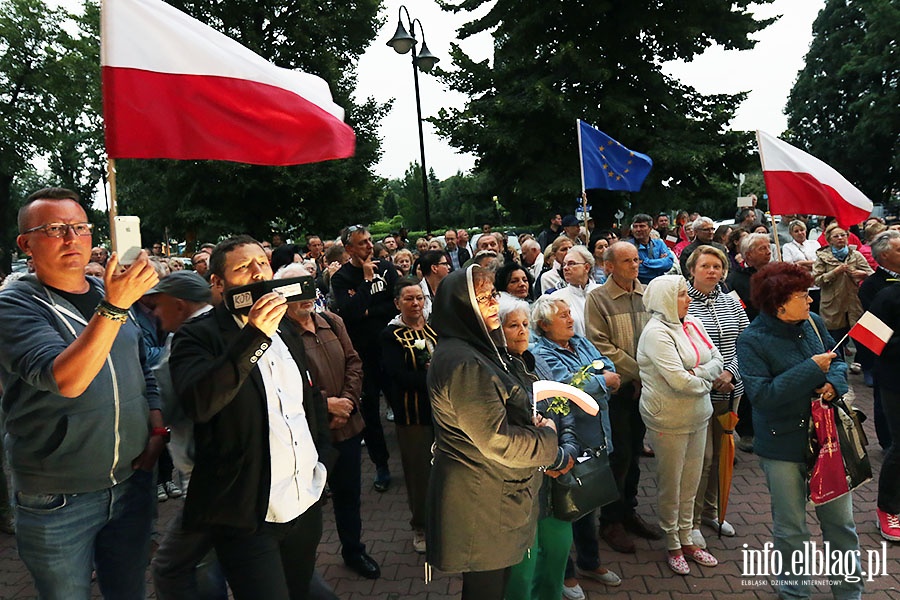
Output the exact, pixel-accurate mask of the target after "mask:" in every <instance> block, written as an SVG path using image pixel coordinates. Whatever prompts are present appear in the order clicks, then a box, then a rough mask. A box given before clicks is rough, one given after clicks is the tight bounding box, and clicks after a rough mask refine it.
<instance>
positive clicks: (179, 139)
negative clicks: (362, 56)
mask: <svg viewBox="0 0 900 600" xmlns="http://www.w3.org/2000/svg"><path fill="white" fill-rule="evenodd" d="M101 14H102V16H101V50H100V53H101V63H102V76H103V116H104V122H105V128H106V150H107V153H108V155H109V157H110V158H112V159H114V158H173V159H181V160H194V159H210V160H228V161H234V162H243V163H252V164H259V165H295V164H302V163H311V162H318V161H323V160H330V159H335V158H346V157H348V156H352V155H353V152H354V146H355V142H356V137H355V135H354V133H353V129H351V128H350V127H349V126H348V125H347V124H345V123H344V121H343V119H344V110H343V109H342V108H341V107H340V106H338V105H337V104H335V103H334V101H333V100H332V98H331V91H330V90H329V88H328V84H327V83H326V82H325V81H324V80H323V79H321V78H320V77H317V76H315V75H311V74H309V73H303V72H301V71H292V70H289V69H283V68H280V67H276V66H275V65H273V64H272V63H270V62H268V61H266V60H265V59H264V58H262V57H261V56H259V55H257V54H255V53H253V52H251V51H250V50H248V49H247V48H245V47H243V46H241V45H240V44H238V43H237V42H235V41H234V40H232V39H230V38H228V37H226V36H225V35H223V34H221V33H219V32H218V31H216V30H214V29H212V28H211V27H208V26H207V25H204V24H203V23H201V22H200V21H197V20H196V19H193V18H191V17H189V16H188V15H186V14H184V13H182V12H180V11H178V10H177V9H175V8H173V7H172V6H170V5H168V4H166V3H165V2H162V1H161V0H103V4H102V13H101Z"/></svg>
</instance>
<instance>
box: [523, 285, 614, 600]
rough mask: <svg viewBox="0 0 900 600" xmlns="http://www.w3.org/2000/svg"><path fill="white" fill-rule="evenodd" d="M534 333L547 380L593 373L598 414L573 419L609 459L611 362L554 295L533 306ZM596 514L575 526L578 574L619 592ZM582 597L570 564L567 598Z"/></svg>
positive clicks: (590, 388)
mask: <svg viewBox="0 0 900 600" xmlns="http://www.w3.org/2000/svg"><path fill="white" fill-rule="evenodd" d="M531 327H532V330H533V331H534V334H535V336H537V342H535V344H534V345H533V346H532V349H531V351H532V352H533V353H534V355H535V357H536V358H537V360H538V363H539V364H543V365H544V366H545V367H546V373H542V375H544V376H545V377H546V378H547V379H551V380H553V381H560V382H562V383H570V382H571V381H572V377H573V376H574V375H575V374H576V373H577V372H578V371H580V370H581V369H583V368H585V367H589V368H590V369H589V371H590V372H591V376H590V377H589V378H588V379H587V380H586V381H585V382H584V384H583V385H582V389H583V390H584V391H585V392H586V393H587V394H588V395H590V396H591V397H592V398H593V399H594V400H596V401H597V404H598V405H600V412H599V413H598V414H597V416H594V417H592V416H590V415H588V414H587V413H586V412H584V411H583V410H581V409H580V408H578V407H577V406H575V405H574V404H572V403H570V406H571V407H572V409H571V410H572V412H573V413H574V414H575V432H576V434H577V436H578V441H579V442H580V443H581V445H582V446H583V447H585V448H598V447H600V446H602V445H604V444H605V445H606V449H607V452H610V453H611V452H612V451H613V448H612V432H611V428H610V423H609V394H610V393H612V392H615V391H616V389H618V387H619V375H618V374H617V373H616V368H615V366H614V365H613V362H612V361H611V360H609V359H608V358H606V357H605V356H603V355H602V354H600V352H598V351H597V349H596V348H595V347H594V345H593V344H591V342H589V341H588V340H587V339H586V338H583V337H581V336H580V335H577V334H576V333H575V321H574V319H573V318H572V314H571V311H570V309H569V305H568V303H567V302H566V301H565V300H563V299H562V298H559V297H558V296H556V295H555V294H553V295H549V296H541V297H540V298H538V299H537V300H536V301H535V303H534V306H533V307H532V310H531ZM595 361H600V363H601V364H602V367H596V366H595ZM595 512H596V511H595ZM595 512H591V513H589V514H587V515H585V516H583V517H582V518H581V519H579V520H578V521H575V522H574V523H573V524H572V530H573V535H574V539H575V552H576V557H577V558H576V563H577V566H578V572H579V574H580V575H581V576H582V577H586V578H588V579H593V580H595V581H599V582H600V583H603V584H605V585H610V586H617V585H619V584H621V583H622V581H621V579H620V578H619V576H618V575H616V574H615V573H613V572H612V571H609V570H607V569H604V568H603V567H601V566H600V558H599V556H598V554H597V553H598V550H599V541H598V539H597V521H596V517H595ZM580 594H583V592H580V586H579V585H578V581H577V579H576V578H575V565H573V564H572V562H571V560H570V561H569V564H567V565H566V577H565V588H564V590H563V595H564V596H565V597H566V598H572V599H574V598H580V597H583V596H581V595H580Z"/></svg>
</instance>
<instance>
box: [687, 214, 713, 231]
mask: <svg viewBox="0 0 900 600" xmlns="http://www.w3.org/2000/svg"><path fill="white" fill-rule="evenodd" d="M704 225H712V226H713V227H715V226H716V223H715V221H713V220H712V219H710V218H709V217H697V218H696V219H694V222H693V223H691V229H693V230H694V232H695V233H696V232H698V231H700V230H701V229H703V226H704Z"/></svg>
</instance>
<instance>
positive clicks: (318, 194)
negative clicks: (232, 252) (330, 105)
mask: <svg viewBox="0 0 900 600" xmlns="http://www.w3.org/2000/svg"><path fill="white" fill-rule="evenodd" d="M170 3H171V4H172V5H173V6H175V7H176V8H178V9H180V10H183V11H185V12H186V13H188V14H190V15H192V16H193V17H195V18H197V19H199V20H201V21H203V22H205V23H208V24H209V25H210V26H212V27H214V28H216V29H218V30H219V31H222V32H223V33H225V34H226V35H228V36H229V37H232V38H234V39H235V40H237V41H238V42H240V43H241V44H243V45H244V46H246V47H248V48H250V49H251V50H253V51H254V52H256V53H258V54H260V55H261V56H263V57H264V58H266V59H268V60H270V61H271V62H273V63H275V64H277V65H278V66H280V67H284V68H290V69H300V70H303V71H306V72H309V73H314V74H316V75H319V76H320V77H322V78H324V79H325V80H326V81H327V82H328V83H329V85H330V87H331V90H332V95H333V96H334V99H335V101H336V102H337V103H338V104H339V105H341V106H343V107H344V108H345V109H346V121H347V123H348V124H350V125H351V127H353V129H354V130H355V131H356V155H355V156H354V157H353V158H350V159H346V160H340V161H329V162H325V163H318V164H312V165H299V166H293V167H265V166H256V165H243V164H234V163H225V162H212V161H167V160H152V161H146V160H142V161H137V160H129V161H124V160H123V161H118V162H119V164H120V169H119V183H120V198H121V206H122V210H128V211H130V212H132V213H135V214H140V215H144V216H145V217H144V218H145V224H146V226H147V230H148V231H153V232H154V233H155V234H156V235H158V236H160V237H161V234H162V233H163V229H164V228H165V227H168V228H169V229H170V231H174V232H178V233H179V234H183V235H186V237H187V238H188V239H189V241H190V240H192V239H198V240H201V241H210V240H212V241H215V240H216V239H217V238H218V237H220V236H222V235H227V234H230V233H238V232H247V233H250V234H253V235H257V236H262V237H268V236H269V235H270V234H271V233H272V232H273V231H279V232H281V233H283V234H287V235H288V236H290V237H300V236H301V235H302V234H303V233H305V232H309V231H320V232H322V233H323V234H327V235H330V233H329V232H331V233H336V232H337V231H338V229H339V228H341V227H342V226H345V225H346V224H347V223H348V222H349V221H348V219H350V220H352V221H353V222H367V221H370V220H374V218H375V217H377V215H378V213H379V208H378V204H377V199H378V197H379V196H380V193H381V189H380V186H379V180H378V178H377V177H375V176H374V175H373V174H372V173H371V167H372V166H373V165H374V164H375V163H376V162H377V161H378V159H379V157H380V154H381V149H380V140H379V139H378V136H377V132H376V130H377V126H378V123H379V121H380V120H381V118H382V117H383V116H384V114H385V113H386V111H387V108H388V107H387V106H386V105H382V104H378V103H376V102H375V101H374V100H373V99H372V98H368V99H366V100H365V101H363V102H362V103H360V104H356V103H354V101H353V99H352V98H351V94H352V93H353V91H354V88H355V86H356V75H355V64H356V60H357V57H358V56H359V55H361V54H362V53H363V51H364V50H365V48H366V47H367V46H368V44H369V42H370V41H371V40H372V38H373V37H374V36H375V33H376V31H377V28H378V26H379V25H380V22H379V19H378V17H377V14H378V9H379V6H380V1H379V0H358V1H356V2H324V3H323V2H313V1H312V0H291V1H290V2H287V3H286V2H283V1H275V0H253V1H252V2H249V1H246V0H229V1H227V2H218V3H210V2H200V1H190V0H171V1H170Z"/></svg>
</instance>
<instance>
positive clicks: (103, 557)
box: [15, 470, 157, 600]
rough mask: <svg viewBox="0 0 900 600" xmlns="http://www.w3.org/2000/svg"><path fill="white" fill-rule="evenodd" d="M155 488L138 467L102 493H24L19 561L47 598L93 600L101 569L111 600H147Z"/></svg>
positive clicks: (19, 501) (19, 497) (19, 504)
mask: <svg viewBox="0 0 900 600" xmlns="http://www.w3.org/2000/svg"><path fill="white" fill-rule="evenodd" d="M155 488H156V485H155V481H154V478H153V473H150V472H148V471H142V470H137V471H135V472H134V474H132V476H131V477H129V478H128V479H127V480H125V481H123V482H121V483H119V484H117V485H115V486H113V487H111V488H107V489H103V490H98V491H95V492H86V493H79V494H26V493H24V492H17V493H16V495H15V501H16V542H17V544H18V549H19V556H20V557H21V558H22V562H24V563H25V566H26V567H27V568H28V570H29V571H30V572H31V576H32V577H33V578H34V582H35V586H36V587H37V590H38V594H39V595H40V598H41V599H42V600H57V599H58V600H81V599H85V600H87V599H89V598H90V597H91V570H92V569H94V570H96V571H97V583H98V584H99V586H100V592H101V593H102V594H103V597H104V598H107V599H115V600H138V599H141V600H142V599H143V598H144V597H145V591H144V587H145V586H144V573H145V571H146V569H147V561H148V558H149V550H150V521H151V519H152V517H153V512H154V510H155V508H156V502H157V500H156V494H155V493H154V492H155Z"/></svg>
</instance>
